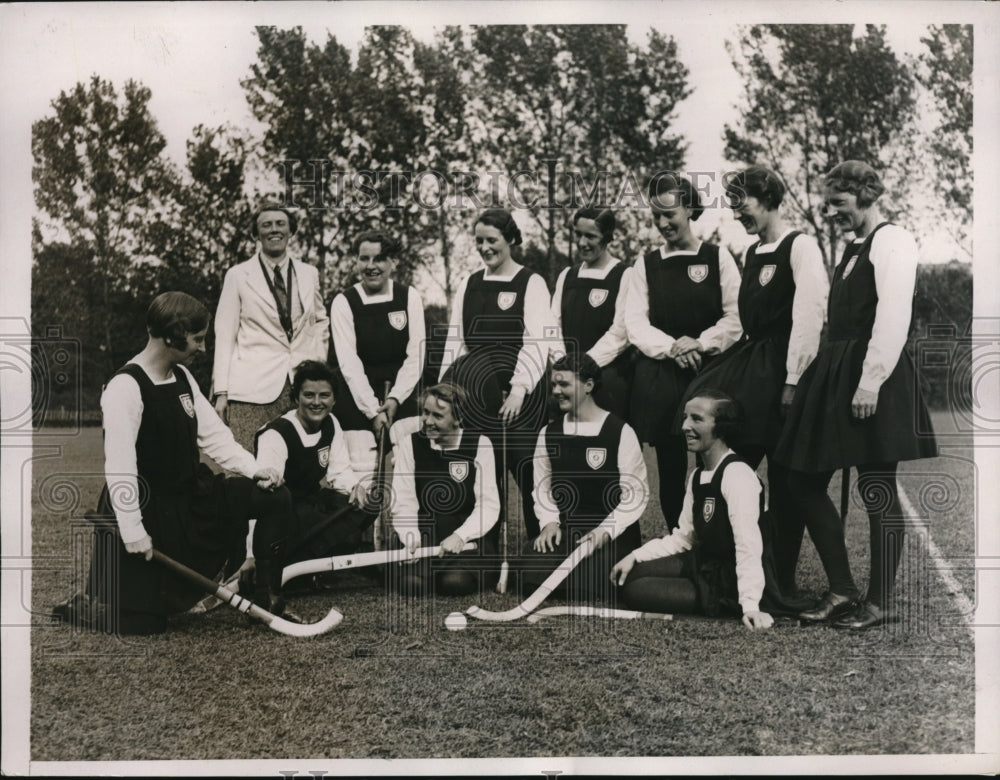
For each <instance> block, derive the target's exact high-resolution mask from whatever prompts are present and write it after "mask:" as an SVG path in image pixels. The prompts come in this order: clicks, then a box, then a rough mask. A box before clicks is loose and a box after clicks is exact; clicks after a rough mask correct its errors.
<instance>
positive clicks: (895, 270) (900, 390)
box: [775, 160, 937, 630]
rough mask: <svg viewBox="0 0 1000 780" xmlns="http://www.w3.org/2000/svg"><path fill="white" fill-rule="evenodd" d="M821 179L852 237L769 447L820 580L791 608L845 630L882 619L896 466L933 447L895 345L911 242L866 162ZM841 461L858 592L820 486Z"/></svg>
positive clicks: (904, 357) (912, 267) (832, 212)
mask: <svg viewBox="0 0 1000 780" xmlns="http://www.w3.org/2000/svg"><path fill="white" fill-rule="evenodd" d="M824 184H825V192H824V200H825V203H826V214H827V216H828V217H829V218H831V219H832V220H833V221H834V223H835V224H836V225H837V226H838V227H839V228H840V229H841V230H842V231H844V232H845V233H846V232H850V233H853V234H854V239H853V240H852V241H850V242H849V243H848V244H847V247H846V248H845V249H844V254H843V257H842V258H841V261H840V264H839V265H838V266H837V268H836V270H835V271H834V275H833V282H832V284H831V286H830V301H829V307H828V313H827V321H828V327H827V333H826V338H825V340H824V342H823V344H822V345H821V346H820V349H819V352H818V354H817V355H816V359H815V360H814V361H813V362H812V364H811V365H810V366H809V368H808V369H806V371H805V373H804V374H803V375H802V378H801V380H800V381H799V385H798V389H797V390H796V392H795V399H794V401H793V402H792V406H791V409H790V411H789V414H788V420H787V423H786V425H785V429H784V432H783V433H782V436H781V440H780V441H779V442H778V445H777V449H776V451H775V458H776V459H777V460H779V461H780V462H781V463H783V464H785V465H787V466H788V468H790V469H791V470H792V471H793V472H794V473H792V474H791V475H790V477H789V486H790V490H791V493H792V496H793V499H794V500H795V502H796V504H797V505H798V506H799V507H801V508H802V511H803V513H804V515H805V519H806V527H807V528H808V529H809V535H810V536H811V537H812V540H813V543H814V544H815V545H816V550H817V552H818V553H819V556H820V560H821V561H822V562H823V568H824V569H825V570H826V574H827V577H828V579H829V581H830V588H829V590H828V591H827V593H825V594H824V596H823V597H822V598H821V599H820V600H819V602H818V603H817V604H816V606H815V607H814V608H813V609H811V610H809V611H807V612H804V613H802V617H803V618H804V619H806V620H810V621H815V622H819V621H826V620H832V622H833V625H834V627H836V628H848V629H855V630H857V629H867V628H872V627H875V626H879V625H882V624H884V623H886V622H889V621H890V620H891V619H892V610H891V608H890V604H889V600H890V598H891V596H892V590H893V584H894V581H895V578H896V570H897V568H898V566H899V559H900V554H901V552H902V533H903V520H904V518H903V513H902V509H901V507H900V502H899V490H898V487H897V484H896V468H897V465H898V463H899V461H901V460H914V459H917V458H929V457H934V456H935V455H936V454H937V446H936V444H935V441H934V436H933V433H932V431H931V425H930V418H929V416H928V414H927V409H926V407H925V406H924V402H923V400H922V398H921V396H920V387H919V385H918V383H917V380H916V376H915V372H914V369H913V361H912V360H911V359H910V356H909V355H908V354H907V352H906V350H905V345H906V336H907V331H908V330H909V327H910V318H911V315H912V308H913V291H914V287H915V284H916V275H917V244H916V242H915V241H914V240H913V236H911V235H910V233H909V232H907V231H906V230H904V229H903V228H902V227H900V226H898V225H894V224H892V223H891V222H889V221H888V220H886V219H885V218H884V217H883V215H882V211H881V209H880V208H879V205H878V199H879V197H880V196H881V195H882V193H883V191H884V189H885V188H884V186H883V185H882V182H881V180H880V178H879V176H878V174H877V173H876V172H875V170H874V169H873V168H872V167H871V166H870V165H867V164H866V163H863V162H859V161H857V160H848V161H847V162H843V163H840V164H839V165H837V166H836V167H834V168H833V169H832V170H831V171H830V172H829V173H828V174H827V175H826V179H825V182H824ZM924 432H926V433H924ZM851 466H854V467H855V468H856V469H857V470H858V489H859V492H860V493H861V498H862V500H863V501H864V503H865V508H866V510H867V512H868V521H869V524H870V544H871V574H870V576H869V582H868V593H867V596H866V597H865V599H864V600H862V601H859V591H858V588H857V586H856V585H855V584H854V579H853V577H852V575H851V569H850V565H849V564H848V560H847V547H846V545H845V542H844V529H843V526H842V524H841V522H840V518H839V516H838V514H837V511H836V509H835V508H834V506H833V502H832V501H831V500H830V497H829V495H828V494H827V486H828V485H829V483H830V478H831V477H832V476H833V473H834V471H836V470H837V469H842V468H849V467H851Z"/></svg>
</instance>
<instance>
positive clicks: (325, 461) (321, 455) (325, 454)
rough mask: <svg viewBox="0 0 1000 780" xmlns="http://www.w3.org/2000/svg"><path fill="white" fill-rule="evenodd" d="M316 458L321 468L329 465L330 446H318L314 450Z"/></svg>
mask: <svg viewBox="0 0 1000 780" xmlns="http://www.w3.org/2000/svg"><path fill="white" fill-rule="evenodd" d="M316 460H318V461H319V465H320V466H322V467H323V468H326V467H327V466H329V465H330V448H329V447H320V448H319V449H318V450H317V451H316Z"/></svg>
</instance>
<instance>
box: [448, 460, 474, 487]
mask: <svg viewBox="0 0 1000 780" xmlns="http://www.w3.org/2000/svg"><path fill="white" fill-rule="evenodd" d="M448 472H449V473H450V474H451V478H452V479H453V480H455V481H456V482H465V478H466V477H467V476H469V464H468V463H467V462H466V461H464V460H453V461H451V463H449V464H448Z"/></svg>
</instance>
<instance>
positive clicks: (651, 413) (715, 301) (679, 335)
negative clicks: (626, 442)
mask: <svg viewBox="0 0 1000 780" xmlns="http://www.w3.org/2000/svg"><path fill="white" fill-rule="evenodd" d="M648 195H649V206H650V210H651V211H652V215H653V222H654V224H655V225H656V228H657V230H659V232H660V235H661V236H662V237H663V239H664V244H663V245H662V246H660V247H659V248H657V249H654V250H652V251H651V252H647V253H646V254H645V255H644V256H643V257H642V258H640V259H639V260H637V261H636V263H635V265H634V266H633V267H632V274H631V276H630V281H629V290H628V298H627V306H626V310H625V328H626V331H627V333H628V338H629V341H631V342H632V343H633V344H634V345H635V346H636V347H637V348H638V350H639V352H640V353H641V354H640V355H639V360H638V361H637V363H636V366H635V380H634V382H633V383H632V398H631V401H630V409H629V422H630V423H631V424H632V426H633V427H634V428H635V432H636V433H637V434H638V436H639V440H640V441H643V442H646V443H648V444H651V445H652V446H653V447H654V448H655V449H656V469H657V471H658V472H659V478H660V506H661V509H662V511H663V516H664V518H665V519H666V521H667V524H668V525H669V526H670V527H674V525H675V524H676V523H677V517H678V514H679V512H680V508H681V503H682V502H683V500H684V478H685V475H686V474H687V466H688V454H687V450H686V449H685V446H684V438H683V437H682V436H680V435H678V434H677V433H676V432H675V431H674V430H673V421H674V416H675V415H676V413H677V411H678V409H679V408H680V406H681V401H682V399H683V397H684V393H685V391H686V390H687V387H688V384H689V383H690V382H691V380H692V379H694V377H695V375H696V374H697V373H698V372H699V371H700V370H702V369H703V368H707V367H708V363H709V362H711V360H712V359H713V356H714V355H717V354H718V353H720V352H723V351H724V350H726V349H728V348H729V347H730V346H732V345H733V344H734V343H736V341H737V340H738V339H739V338H740V336H741V335H742V330H741V329H740V316H739V311H738V309H737V297H738V294H739V289H740V272H739V269H738V268H737V267H736V261H735V260H733V257H732V255H730V254H729V252H728V251H727V250H726V249H725V248H723V247H719V246H716V245H715V244H710V243H708V242H705V241H702V240H701V239H700V238H698V237H696V236H695V235H694V232H693V230H692V228H691V223H692V222H693V221H695V220H697V219H698V217H700V216H701V214H702V212H703V211H704V206H703V205H702V203H701V199H700V197H699V194H698V191H697V190H695V189H694V187H693V185H692V184H691V182H690V181H688V180H687V179H685V178H683V177H681V176H678V175H676V174H673V173H665V174H658V175H657V176H654V177H653V179H652V180H651V181H650V183H649V187H648Z"/></svg>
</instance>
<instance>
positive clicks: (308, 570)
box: [281, 542, 477, 585]
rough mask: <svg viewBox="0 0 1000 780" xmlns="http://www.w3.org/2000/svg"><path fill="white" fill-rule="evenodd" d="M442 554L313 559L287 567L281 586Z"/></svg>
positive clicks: (435, 550) (437, 550) (424, 550)
mask: <svg viewBox="0 0 1000 780" xmlns="http://www.w3.org/2000/svg"><path fill="white" fill-rule="evenodd" d="M476 547H477V545H476V543H475V542H466V543H465V546H464V547H463V548H462V552H469V551H471V550H475V549H476ZM440 554H441V547H440V546H439V545H436V546H434V547H418V548H417V549H416V550H414V551H413V552H412V553H409V552H407V551H406V549H405V548H402V547H401V548H397V549H395V550H379V551H377V552H370V553H358V554H357V555H334V556H333V557H330V558H313V559H312V560H309V561H300V562H299V563H293V564H291V565H289V566H286V567H285V568H284V570H283V571H282V572H281V584H282V585H284V584H285V583H286V582H288V581H289V580H291V579H294V578H295V577H301V576H302V575H304V574H322V573H324V572H328V571H341V570H342V569H360V568H363V567H365V566H379V565H383V564H388V563H401V562H404V561H415V560H417V559H418V558H428V557H431V556H435V555H440Z"/></svg>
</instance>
